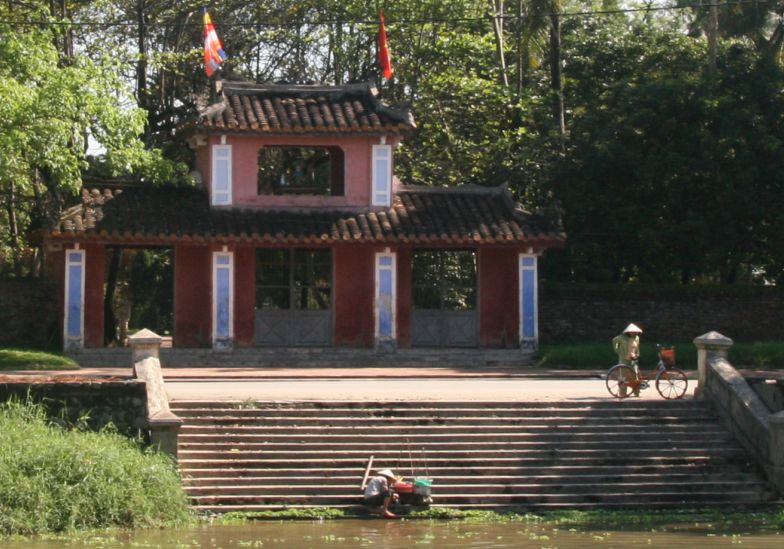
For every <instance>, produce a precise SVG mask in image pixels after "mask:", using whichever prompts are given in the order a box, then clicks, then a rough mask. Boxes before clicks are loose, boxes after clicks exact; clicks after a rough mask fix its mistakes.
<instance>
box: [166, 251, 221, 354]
mask: <svg viewBox="0 0 784 549" xmlns="http://www.w3.org/2000/svg"><path fill="white" fill-rule="evenodd" d="M210 258H211V254H210V248H209V247H208V246H196V245H178V246H175V248H174V335H173V345H174V346H175V347H210V346H211V345H212V342H211V341H210V329H211V327H212V306H211V303H212V298H211V296H212V284H211V280H212V274H211V273H212V264H211V262H210Z"/></svg>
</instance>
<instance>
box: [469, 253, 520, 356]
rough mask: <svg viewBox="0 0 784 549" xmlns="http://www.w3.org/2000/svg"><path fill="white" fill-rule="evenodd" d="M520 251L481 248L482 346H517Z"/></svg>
mask: <svg viewBox="0 0 784 549" xmlns="http://www.w3.org/2000/svg"><path fill="white" fill-rule="evenodd" d="M517 257H518V250H516V249H513V248H480V249H479V346H480V347H501V346H506V347H517V344H518V343H517V338H518V337H519V316H520V314H519V312H518V308H519V307H518V303H519V299H520V298H519V295H518V293H519V291H518V284H519V283H518V275H517Z"/></svg>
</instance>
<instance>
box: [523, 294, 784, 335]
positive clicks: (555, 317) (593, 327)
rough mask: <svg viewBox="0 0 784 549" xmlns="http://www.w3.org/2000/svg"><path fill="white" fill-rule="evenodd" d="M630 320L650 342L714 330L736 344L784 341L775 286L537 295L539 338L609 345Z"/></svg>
mask: <svg viewBox="0 0 784 549" xmlns="http://www.w3.org/2000/svg"><path fill="white" fill-rule="evenodd" d="M629 322H634V323H635V324H637V325H639V326H640V327H641V328H642V329H643V330H644V331H645V335H644V337H645V338H646V339H648V340H650V341H662V342H676V341H691V340H692V339H694V338H695V337H696V336H698V335H701V334H704V333H706V332H708V331H710V330H716V331H718V332H720V333H722V334H725V335H726V336H728V337H731V338H732V339H734V340H735V341H760V340H781V339H784V291H783V290H782V289H780V288H775V287H757V286H754V287H748V286H746V287H743V286H738V287H693V286H689V287H684V286H662V287H634V286H592V285H577V284H573V285H566V284H564V285H560V284H559V285H553V284H545V283H542V284H541V285H540V293H539V335H540V339H541V341H542V342H548V341H553V342H555V341H590V340H597V341H605V340H607V341H609V340H610V339H611V338H612V337H613V336H615V335H617V334H618V333H620V331H621V330H622V329H623V328H624V327H626V325H627V324H628V323H629Z"/></svg>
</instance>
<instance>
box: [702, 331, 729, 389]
mask: <svg viewBox="0 0 784 549" xmlns="http://www.w3.org/2000/svg"><path fill="white" fill-rule="evenodd" d="M733 344H734V342H733V341H732V340H731V339H730V338H728V337H726V336H724V335H722V334H720V333H719V332H708V333H707V334H702V335H701V336H698V337H695V338H694V345H695V346H696V347H697V373H698V380H697V389H696V390H695V391H694V396H695V397H697V398H702V395H701V393H702V391H703V390H704V389H705V385H706V381H707V379H706V376H707V375H708V369H707V365H708V361H709V360H711V359H713V358H723V359H726V358H727V355H728V353H729V350H730V347H732V345H733Z"/></svg>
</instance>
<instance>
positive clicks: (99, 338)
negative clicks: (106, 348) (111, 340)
mask: <svg viewBox="0 0 784 549" xmlns="http://www.w3.org/2000/svg"><path fill="white" fill-rule="evenodd" d="M83 249H84V250H85V252H86V253H85V256H86V259H85V279H84V346H85V347H103V300H104V285H105V283H106V248H105V247H104V246H103V245H100V244H86V245H85V246H83Z"/></svg>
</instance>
